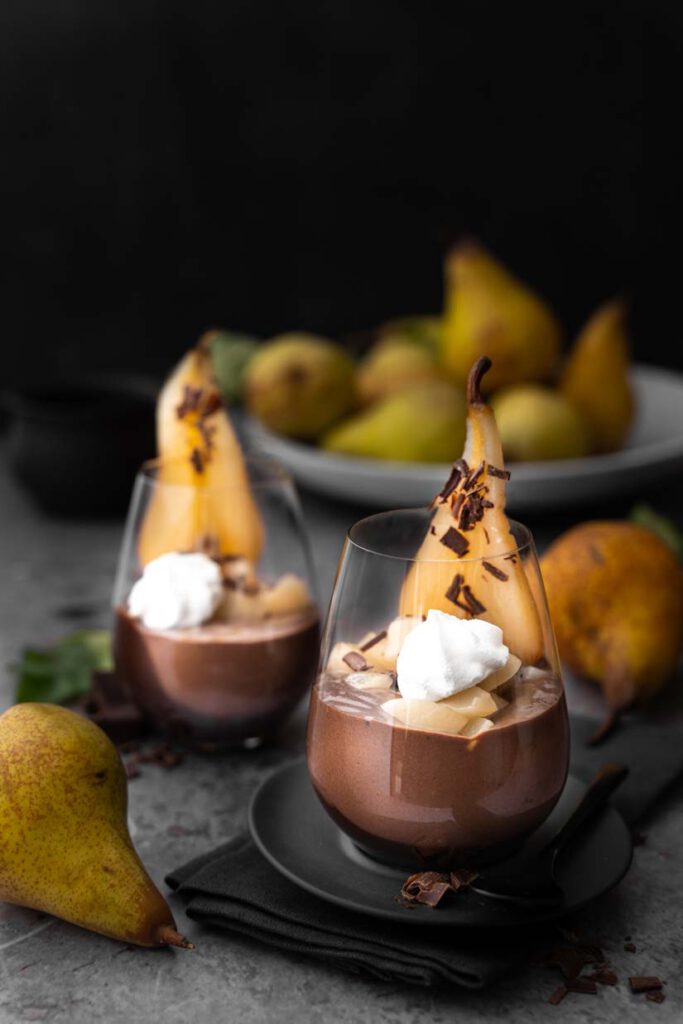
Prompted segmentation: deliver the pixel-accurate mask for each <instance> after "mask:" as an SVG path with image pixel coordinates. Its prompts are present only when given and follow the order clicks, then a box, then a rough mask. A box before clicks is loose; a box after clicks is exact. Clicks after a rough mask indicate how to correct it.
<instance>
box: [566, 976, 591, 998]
mask: <svg viewBox="0 0 683 1024" xmlns="http://www.w3.org/2000/svg"><path fill="white" fill-rule="evenodd" d="M566 985H567V988H568V989H569V991H570V992H581V993H582V994H583V995H588V996H595V995H597V994H598V986H597V985H596V984H595V982H594V981H593V979H592V978H587V977H584V978H572V979H571V980H568V981H567V982H566Z"/></svg>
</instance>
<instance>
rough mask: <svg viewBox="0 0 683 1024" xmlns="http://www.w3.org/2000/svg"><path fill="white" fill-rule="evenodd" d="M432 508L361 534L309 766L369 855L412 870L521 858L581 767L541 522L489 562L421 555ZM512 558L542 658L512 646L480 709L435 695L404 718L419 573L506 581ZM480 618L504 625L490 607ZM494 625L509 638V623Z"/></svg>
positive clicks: (344, 574)
mask: <svg viewBox="0 0 683 1024" xmlns="http://www.w3.org/2000/svg"><path fill="white" fill-rule="evenodd" d="M431 515H432V512H431V511H430V510H428V509H406V510H401V511H395V512H386V513H382V514H379V515H373V516H370V517H369V518H367V519H363V520H361V521H360V522H358V523H356V524H355V526H353V527H352V529H351V530H350V531H349V533H348V536H347V539H346V543H345V545H344V549H343V552H342V555H341V560H340V565H339V570H338V574H337V580H336V583H335V588H334V593H333V596H332V601H331V604H330V609H329V613H328V620H327V625H326V629H325V634H324V639H323V644H322V652H321V653H322V657H321V668H320V674H319V677H318V681H317V682H316V685H315V686H314V688H313V692H312V697H311V707H310V714H309V726H308V765H309V770H310V775H311V779H312V782H313V785H314V787H315V790H316V792H317V794H318V796H319V798H320V800H321V802H322V804H323V805H324V807H325V808H326V810H327V811H328V813H329V814H330V816H331V817H332V818H333V819H334V821H335V822H336V823H337V825H338V826H339V828H340V829H342V831H343V832H345V833H346V834H347V835H348V836H349V837H350V838H351V839H352V840H353V842H354V843H355V844H356V845H357V846H358V847H360V849H361V850H362V851H364V852H365V853H368V854H370V855H371V856H374V857H376V858H378V859H380V860H385V861H388V862H390V863H395V864H400V865H402V866H405V867H408V868H410V867H412V868H427V867H441V868H448V867H455V866H462V865H463V864H471V863H476V862H481V861H483V860H497V859H500V858H502V857H504V856H506V855H508V854H509V853H511V852H512V851H513V850H514V849H515V848H516V847H518V846H519V844H520V842H521V841H522V840H523V839H524V837H526V836H527V835H529V834H530V833H531V832H533V831H534V830H535V829H536V828H537V827H538V826H539V825H540V824H541V823H542V822H543V821H544V820H545V818H546V817H547V816H548V815H549V813H550V811H551V810H552V808H553V806H554V805H555V803H556V802H557V800H558V798H559V796H560V794H561V792H562V789H563V787H564V784H565V781H566V777H567V767H568V751H569V732H568V718H567V710H566V703H565V699H564V691H563V687H562V679H561V675H560V668H559V661H558V657H557V651H556V646H555V640H554V636H553V631H552V626H551V623H550V618H549V614H548V609H547V604H546V599H545V593H544V590H543V583H542V579H541V575H540V570H539V566H538V560H537V556H536V552H535V549H534V544H533V540H532V538H531V535H530V533H529V531H528V530H527V529H526V528H525V527H524V526H521V525H520V524H517V523H511V530H512V537H511V540H510V549H509V550H508V551H505V552H501V553H500V554H497V555H495V556H490V555H489V556H488V557H487V560H486V561H487V565H488V568H482V564H483V563H481V560H479V559H466V558H465V559H459V560H456V559H454V558H448V559H447V558H444V559H443V562H442V563H441V562H439V561H437V562H435V561H429V562H426V561H416V557H415V554H416V552H417V551H418V549H419V547H420V544H421V542H422V540H423V538H424V536H425V534H426V531H427V530H428V529H429V525H430V521H431ZM512 565H514V566H515V572H517V571H518V572H520V573H523V578H522V577H518V586H517V590H516V591H515V593H517V594H518V595H523V597H524V601H525V602H526V603H527V604H526V607H525V610H524V614H519V615H517V616H516V618H515V629H519V628H520V625H519V624H520V623H522V625H523V624H524V623H525V622H527V623H531V622H533V626H531V625H530V626H529V629H532V628H533V631H534V637H535V640H534V643H535V647H534V654H533V655H532V656H530V657H531V658H532V659H533V660H532V663H524V662H523V661H520V659H517V658H515V657H513V656H512V654H514V651H513V649H512V645H510V649H511V652H512V654H511V656H510V658H509V661H508V665H507V666H506V667H505V670H504V671H503V672H501V673H499V674H498V676H497V678H500V677H501V676H505V674H506V673H507V675H508V676H510V677H509V678H508V679H507V681H504V682H503V683H502V684H501V685H497V686H495V688H494V685H493V684H494V683H495V682H496V680H495V679H494V678H493V677H491V679H490V680H489V681H488V684H487V682H486V681H482V684H481V687H480V688H479V690H478V691H477V693H469V691H468V697H467V698H465V699H464V701H461V704H460V706H461V707H462V706H464V704H465V703H466V702H467V701H470V704H471V706H470V708H469V711H470V714H471V715H472V717H469V716H468V715H465V716H463V715H460V716H458V715H456V716H454V715H453V713H452V711H451V710H449V709H445V710H444V708H443V706H442V705H441V704H440V703H436V702H431V701H419V702H404V703H403V705H402V708H403V713H402V714H401V715H400V716H399V715H398V712H397V708H396V707H393V708H391V707H390V708H389V710H388V709H387V705H388V704H389V705H390V704H391V703H392V702H393V701H395V700H400V699H401V695H400V693H399V692H398V690H397V686H396V674H395V668H396V655H397V653H398V650H399V649H400V646H401V642H402V641H403V639H404V637H405V636H406V635H407V633H408V632H409V631H410V630H411V629H412V628H415V626H416V625H418V624H419V623H420V622H421V621H422V620H423V619H424V617H425V615H426V613H427V612H428V611H429V608H428V607H420V606H419V604H418V606H416V607H415V606H414V607H412V608H411V616H410V617H407V616H404V617H401V616H400V615H399V610H400V601H401V595H402V594H404V595H405V590H406V580H407V579H409V578H410V579H412V580H414V578H415V573H416V572H417V573H420V572H421V573H432V575H433V574H434V573H437V574H441V576H442V578H443V579H445V580H450V579H452V578H455V577H456V576H458V574H459V576H458V578H462V579H469V580H472V581H474V580H481V579H483V578H484V577H485V576H487V575H488V576H489V577H490V578H491V575H492V569H493V579H495V580H496V582H499V583H500V586H501V588H503V587H504V585H505V584H504V578H507V579H508V580H509V579H510V575H511V571H512V570H511V567H512ZM496 571H497V573H498V576H499V577H500V579H498V576H496ZM411 573H412V575H410V576H409V574H411ZM480 586H483V584H481V583H480ZM446 589H447V588H446ZM508 593H509V594H510V595H512V594H513V591H509V592H506V591H504V590H502V589H501V595H503V601H502V606H505V605H506V604H507V602H508V600H510V601H511V600H513V597H512V596H510V597H509V599H508ZM456 610H457V609H456V607H455V606H454V607H453V611H454V612H455V611H456ZM511 610H514V611H520V612H521V611H522V610H521V609H519V608H518V609H513V608H512V606H510V605H509V604H508V605H507V609H506V610H505V612H499V617H500V618H501V619H502V618H506V619H508V618H509V613H510V611H511ZM463 614H464V612H462V611H461V615H463ZM481 618H483V619H487V618H488V619H489V620H490V621H494V622H495V618H494V616H492V615H491V614H490V613H487V612H482V613H481ZM495 624H497V625H500V626H501V628H503V632H504V638H503V639H504V642H505V640H506V639H508V638H506V637H505V624H504V623H503V622H496V623H495ZM523 640H524V638H523V637H521V636H520V637H519V641H520V642H519V644H518V646H519V648H520V650H522V649H523V648H524V646H525V645H524V642H523ZM526 653H527V654H528V645H527V651H526ZM510 673H512V674H511V675H510ZM487 686H488V689H487ZM489 697H490V698H491V699H490V700H489ZM477 704H478V705H479V707H478V708H477ZM492 705H495V706H492Z"/></svg>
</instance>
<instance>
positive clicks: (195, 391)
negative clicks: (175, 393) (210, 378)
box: [176, 384, 202, 420]
mask: <svg viewBox="0 0 683 1024" xmlns="http://www.w3.org/2000/svg"><path fill="white" fill-rule="evenodd" d="M201 397H202V389H201V388H193V387H190V385H189V384H186V385H185V388H184V389H183V398H182V401H181V402H180V405H177V406H176V416H177V417H178V419H179V420H182V419H184V418H185V417H186V416H187V415H188V414H189V413H191V412H196V411H197V410H198V408H199V403H200V401H201Z"/></svg>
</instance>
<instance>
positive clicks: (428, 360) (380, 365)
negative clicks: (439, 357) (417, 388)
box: [357, 338, 444, 405]
mask: <svg viewBox="0 0 683 1024" xmlns="http://www.w3.org/2000/svg"><path fill="white" fill-rule="evenodd" d="M443 376H444V374H443V370H442V369H441V368H440V367H439V365H438V364H437V361H436V356H435V355H433V354H432V352H431V351H430V350H429V349H428V348H427V347H426V346H425V345H417V344H415V342H412V341H403V340H402V339H400V338H396V339H393V338H388V339H387V340H386V341H381V342H379V344H377V345H374V346H373V347H372V348H371V349H370V351H369V352H368V354H367V355H366V356H365V357H364V358H363V359H362V360H361V362H360V363H359V365H358V376H357V383H358V394H359V396H360V399H361V401H362V402H364V403H366V404H368V405H369V404H371V403H372V402H377V401H379V400H380V399H382V398H386V397H387V396H388V395H393V394H396V392H398V391H404V390H406V389H407V388H410V387H413V386H414V385H415V384H418V383H422V382H423V381H428V380H439V379H440V378H442V377H443Z"/></svg>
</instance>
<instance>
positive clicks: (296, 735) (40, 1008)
mask: <svg viewBox="0 0 683 1024" xmlns="http://www.w3.org/2000/svg"><path fill="white" fill-rule="evenodd" d="M84 484H85V485H86V486H87V482H86V481H84ZM679 501H680V499H677V500H676V502H675V504H676V507H677V508H679V509H680V508H683V502H680V503H679ZM304 505H305V511H306V517H307V521H308V524H309V527H310V530H311V534H312V539H313V543H314V548H315V552H316V567H317V571H318V576H319V580H320V591H321V597H322V599H323V601H325V600H326V599H327V596H328V594H329V589H330V586H331V582H332V579H333V574H334V567H335V563H336V559H337V555H338V552H339V548H340V544H341V539H342V535H343V531H344V529H345V528H346V527H347V526H348V525H349V524H350V523H351V522H353V521H354V519H356V518H357V516H358V515H359V514H360V511H359V510H358V509H354V508H351V507H342V508H340V507H336V508H335V507H332V506H331V505H329V504H326V503H322V502H320V501H318V500H317V499H313V498H311V497H307V498H306V500H305V502H304ZM561 525H563V523H562V522H561V521H560V520H555V521H554V522H552V523H544V524H540V526H537V528H536V532H537V535H538V534H539V533H540V536H541V539H542V540H543V539H544V538H546V537H547V536H548V535H551V534H552V533H554V532H556V531H557V530H558V529H559V528H560V526H561ZM120 532H121V527H120V524H118V523H114V524H94V523H64V522H55V521H51V520H49V519H47V518H46V517H45V516H43V515H42V514H41V513H40V512H38V511H37V510H35V509H34V508H33V507H32V505H31V504H30V502H29V501H28V499H27V498H26V497H25V496H24V495H23V493H21V492H20V491H19V489H18V488H17V487H16V486H15V484H14V483H13V481H12V480H11V479H10V478H9V476H8V473H7V471H6V469H5V468H4V459H3V458H2V452H1V450H0V567H1V582H0V661H1V664H2V666H3V668H2V689H1V702H2V703H1V706H2V707H3V708H4V707H6V706H7V705H8V704H10V703H11V700H12V692H13V685H14V679H13V674H12V670H11V665H12V663H13V662H14V661H15V660H16V658H17V655H18V653H19V652H20V650H21V648H22V647H23V646H24V645H26V644H35V643H37V642H40V641H43V640H47V639H48V638H49V637H51V636H58V635H60V634H62V633H64V632H66V631H68V630H69V629H70V628H73V623H72V622H70V621H69V620H68V618H67V617H66V614H67V612H68V610H69V608H70V607H72V606H73V605H87V606H89V607H90V608H91V609H92V612H91V614H90V615H89V617H88V619H87V620H85V622H84V624H87V625H103V624H106V623H107V621H108V614H109V593H110V588H111V583H112V578H113V572H114V566H115V561H116V555H117V547H118V543H119V540H120ZM571 700H572V702H573V703H574V705H575V706H577V705H581V706H583V707H584V708H585V707H587V706H589V705H590V703H591V701H593V700H594V695H593V694H592V693H591V692H590V691H588V690H587V689H586V688H583V687H573V688H572V692H571ZM304 721H305V711H304V709H301V711H300V713H299V714H298V715H297V717H296V719H295V720H294V722H292V723H291V725H290V726H289V727H288V728H287V730H286V731H285V733H284V734H283V736H282V738H281V740H280V741H279V742H278V743H277V744H276V745H274V746H271V747H268V748H267V749H262V750H259V751H254V752H250V753H242V754H230V755H226V756H222V757H214V758H208V759H207V758H199V757H193V758H190V759H188V760H187V761H186V762H185V763H184V764H183V765H182V766H180V767H178V768H177V769H175V770H173V771H164V770H162V769H161V768H158V767H156V766H152V765H149V766H147V765H146V766H144V769H143V773H142V775H141V776H140V777H139V778H137V779H135V780H133V781H132V782H131V784H130V821H131V828H132V831H133V834H134V838H135V842H136V844H137V847H138V849H139V852H140V854H141V856H142V857H143V859H144V861H145V863H146V864H147V866H148V867H149V869H150V871H151V873H152V875H153V876H154V878H155V879H156V880H157V881H158V882H159V884H160V885H162V887H163V881H162V880H163V877H164V874H165V873H166V872H167V871H168V870H169V869H171V868H173V867H175V866H177V865H178V864H181V863H183V862H184V861H185V860H187V859H188V858H190V857H192V856H194V855H196V854H199V853H202V852H203V851H205V850H209V849H211V848H212V847H214V846H215V845H217V844H218V843H220V842H222V841H223V840H225V839H226V838H228V837H230V836H231V835H233V834H234V833H235V832H236V831H238V830H239V829H241V828H242V827H243V826H244V823H245V815H246V807H247V803H248V800H249V798H250V796H251V794H252V793H253V791H254V789H255V787H256V786H257V785H258V784H259V782H260V780H261V779H262V778H263V777H264V776H265V775H266V774H267V773H268V772H269V771H270V770H271V769H272V768H274V767H276V766H277V765H278V764H280V763H282V762H284V761H285V760H286V759H288V758H290V757H292V756H295V755H297V754H298V753H299V752H300V751H301V750H302V743H303V727H304ZM682 735H683V733H682ZM682 798H683V783H681V784H678V785H677V786H675V787H674V790H673V791H672V792H671V793H670V794H669V795H668V796H667V798H666V799H665V800H663V801H662V803H661V804H660V806H659V807H658V808H657V812H656V814H655V815H654V817H653V819H652V821H651V822H650V823H648V824H647V842H646V843H645V844H644V845H643V846H641V847H639V848H638V849H637V850H636V853H635V860H634V864H633V868H632V870H631V872H630V874H629V875H628V876H627V878H626V879H625V881H624V882H623V883H622V885H621V886H620V887H619V889H618V890H617V891H615V892H613V893H611V894H610V895H609V896H607V897H606V898H604V899H603V900H602V901H600V902H599V904H597V905H596V906H593V907H591V908H589V909H588V910H586V911H585V912H583V913H582V914H581V915H579V916H578V917H577V918H576V919H575V920H574V921H573V922H572V924H573V926H574V927H577V928H578V929H580V931H581V932H582V933H583V934H584V935H586V936H587V937H591V938H593V939H594V940H595V941H598V942H600V943H601V945H602V946H603V947H604V949H605V951H606V952H607V954H608V956H609V957H610V959H611V961H612V963H613V964H614V967H615V969H616V970H617V972H618V974H619V976H620V984H619V986H618V987H617V988H602V989H600V991H599V992H598V995H597V996H586V995H584V996H582V995H570V996H569V997H568V998H567V999H565V1001H564V1002H563V1003H562V1004H561V1005H560V1006H558V1007H551V1006H549V1005H548V1003H547V999H548V996H549V995H550V993H551V992H552V991H553V989H554V988H555V986H556V984H557V979H556V976H555V974H554V973H553V972H550V971H548V970H547V969H546V968H543V967H540V966H533V965H530V966H529V968H528V969H526V970H525V971H524V972H522V974H521V975H520V974H518V975H516V976H515V977H510V978H508V979H506V980H504V981H503V982H501V983H500V984H498V985H497V986H496V987H494V988H492V989H489V990H487V991H483V992H476V993H473V992H465V991H460V990H448V991H445V990H442V991H422V990H419V989H413V988H408V987H395V986H390V985H387V984H379V983H375V982H370V981H365V980H362V979H359V978H356V977H353V976H350V975H346V974H343V973H341V972H338V971H336V970H332V969H329V968H327V967H326V966H325V965H323V964H319V963H314V962H310V961H307V960H304V959H302V958H300V957H295V956H289V955H286V954H283V953H281V952H278V951H276V950H273V949H270V948H267V947H265V946H261V945H258V944H256V943H252V942H247V941H245V940H243V939H240V938H237V937H231V936H229V935H227V934H222V933H218V932H210V931H204V930H202V929H200V928H197V927H196V926H195V925H194V924H193V923H192V922H189V921H188V920H187V919H186V918H185V917H184V914H183V911H182V907H181V906H180V905H179V904H178V903H177V902H175V904H174V906H175V909H176V911H177V916H178V919H179V921H180V924H181V926H182V928H183V930H184V931H185V932H186V933H187V934H188V935H189V936H190V937H191V938H192V939H193V940H194V941H195V942H196V945H197V948H196V950H195V951H194V952H182V951H162V952H150V951H145V950H140V949H132V948H130V947H127V946H122V945H119V944H117V943H115V942H112V941H110V940H107V939H105V938H101V937H99V936H96V935H91V934H89V933H87V932H85V931H82V930H80V929H78V928H74V927H72V926H70V925H67V924H64V923H62V922H60V921H57V920H54V919H52V918H49V917H46V916H44V915H41V914H37V913H34V912H33V911H29V910H24V909H21V908H17V907H12V906H9V905H2V904H0V1022H2V1024H5V1022H8V1024H9V1022H14V1021H17V1022H22V1021H51V1022H52V1021H54V1022H60V1024H62V1022H64V1024H80V1022H92V1024H99V1022H119V1021H121V1022H124V1021H125V1022H129V1024H135V1022H138V1021H140V1022H143V1021H144V1022H147V1021H163V1022H164V1024H184V1022H186V1021H192V1022H193V1024H204V1022H212V1024H213V1022H219V1021H220V1022H223V1021H230V1022H232V1021H239V1022H243V1024H252V1022H253V1024H256V1022H262V1021H282V1022H290V1021H291V1022H292V1024H305V1022H320V1024H323V1022H325V1024H327V1022H337V1021H339V1022H348V1024H355V1022H360V1024H365V1022H367V1024H370V1022H373V1024H375V1022H376V1024H409V1022H413V1021H420V1022H447V1021H453V1020H458V1021H460V1022H462V1024H468V1022H479V1021H514V1022H516V1024H532V1022H541V1021H544V1022H545V1021H547V1020H557V1021H586V1022H589V1021H590V1022H609V1024H611V1022H617V1021H619V1022H623V1024H627V1022H631V1021H634V1022H635V1021H638V1022H640V1021H642V1020H650V1019H652V1020H653V1021H654V1020H658V1021H674V1020H680V1019H681V1010H682V1001H681V995H680V985H679V982H678V980H677V972H678V971H679V968H680V961H681V951H682V950H683V896H682V895H681V893H682V892H683V864H682V861H683V803H682ZM172 902H173V901H172ZM625 936H631V937H632V939H633V941H634V942H635V944H636V946H637V953H636V954H630V953H627V952H625V951H624V949H623V945H624V940H625ZM510 941H511V942H514V935H512V936H511V937H510ZM629 974H658V975H660V976H661V977H662V978H664V979H666V981H667V987H666V991H667V1001H666V1002H665V1003H663V1004H662V1005H654V1004H652V1003H646V1002H645V1000H644V998H643V997H639V998H636V997H633V996H632V995H630V993H629V992H628V990H627V986H626V983H625V979H626V977H627V976H628V975H629Z"/></svg>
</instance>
